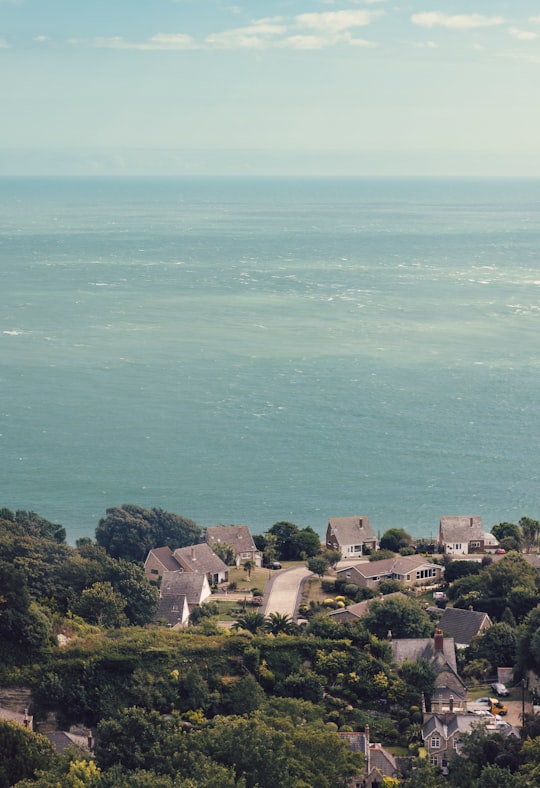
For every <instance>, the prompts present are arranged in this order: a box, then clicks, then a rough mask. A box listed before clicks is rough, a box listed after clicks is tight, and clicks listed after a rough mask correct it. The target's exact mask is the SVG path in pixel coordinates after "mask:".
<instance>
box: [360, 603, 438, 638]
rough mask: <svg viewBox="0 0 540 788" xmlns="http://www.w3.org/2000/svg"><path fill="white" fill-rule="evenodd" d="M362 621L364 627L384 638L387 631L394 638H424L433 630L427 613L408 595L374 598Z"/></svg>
mask: <svg viewBox="0 0 540 788" xmlns="http://www.w3.org/2000/svg"><path fill="white" fill-rule="evenodd" d="M362 622H363V624H364V626H365V627H366V629H368V630H369V631H370V632H372V633H373V634H374V635H377V637H379V638H386V637H387V636H388V632H389V631H390V632H391V633H392V637H394V638H426V637H430V636H431V634H432V632H433V624H432V622H431V619H430V618H429V616H428V614H427V613H426V612H425V610H423V609H422V608H421V607H420V605H419V604H418V602H416V601H415V600H414V599H409V597H389V598H387V599H384V600H383V601H379V600H374V601H373V602H372V603H371V604H370V606H369V610H368V611H367V613H366V614H365V615H364V616H363V618H362Z"/></svg>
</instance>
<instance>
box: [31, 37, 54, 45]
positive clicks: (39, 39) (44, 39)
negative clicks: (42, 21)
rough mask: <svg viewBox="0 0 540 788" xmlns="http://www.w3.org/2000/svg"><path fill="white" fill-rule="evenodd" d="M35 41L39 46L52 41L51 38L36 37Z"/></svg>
mask: <svg viewBox="0 0 540 788" xmlns="http://www.w3.org/2000/svg"><path fill="white" fill-rule="evenodd" d="M33 40H34V41H37V43H38V44H41V43H42V42H43V41H50V38H49V36H34V39H33Z"/></svg>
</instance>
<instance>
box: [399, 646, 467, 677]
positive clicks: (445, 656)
mask: <svg viewBox="0 0 540 788" xmlns="http://www.w3.org/2000/svg"><path fill="white" fill-rule="evenodd" d="M391 645H392V654H393V657H394V660H395V661H396V662H397V663H399V664H401V663H402V662H405V660H407V661H408V662H416V661H417V660H419V659H425V660H427V661H428V662H431V663H432V664H433V665H434V667H435V668H436V669H437V670H442V669H443V667H444V665H445V663H446V664H447V665H449V666H450V667H451V668H452V670H453V671H454V672H455V673H456V674H457V664H456V651H455V646H454V638H443V650H442V651H436V650H435V640H434V638H398V639H396V640H392V643H391Z"/></svg>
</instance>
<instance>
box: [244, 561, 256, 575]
mask: <svg viewBox="0 0 540 788" xmlns="http://www.w3.org/2000/svg"><path fill="white" fill-rule="evenodd" d="M253 569H255V561H252V560H251V559H250V560H248V561H244V572H247V576H248V580H251V572H252V570H253Z"/></svg>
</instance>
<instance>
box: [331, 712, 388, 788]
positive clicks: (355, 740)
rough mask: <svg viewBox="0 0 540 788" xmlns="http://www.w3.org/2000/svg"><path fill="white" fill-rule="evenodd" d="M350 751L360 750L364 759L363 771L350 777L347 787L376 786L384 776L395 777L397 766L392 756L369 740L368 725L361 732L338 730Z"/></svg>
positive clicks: (366, 787)
mask: <svg viewBox="0 0 540 788" xmlns="http://www.w3.org/2000/svg"><path fill="white" fill-rule="evenodd" d="M338 736H339V737H340V739H342V740H343V741H344V742H345V743H346V744H347V747H348V748H349V750H351V752H360V753H362V755H363V756H364V759H365V767H364V773H363V774H358V775H356V776H354V777H352V778H351V779H350V780H349V782H348V788H378V786H380V785H381V784H382V781H383V780H384V778H385V777H397V776H398V767H397V764H396V760H395V758H394V756H393V755H392V754H391V753H389V752H388V751H387V750H385V749H384V748H383V747H382V745H381V744H378V743H372V742H370V740H369V725H366V727H365V729H364V731H363V732H356V731H351V732H349V731H338Z"/></svg>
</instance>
